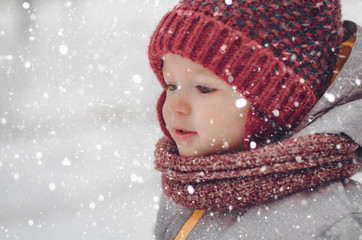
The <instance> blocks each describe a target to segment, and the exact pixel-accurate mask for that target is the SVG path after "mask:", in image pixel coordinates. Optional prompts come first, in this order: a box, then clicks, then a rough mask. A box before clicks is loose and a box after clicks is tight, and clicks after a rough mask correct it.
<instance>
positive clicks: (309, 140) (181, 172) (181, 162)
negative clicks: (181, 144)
mask: <svg viewBox="0 0 362 240" xmlns="http://www.w3.org/2000/svg"><path fill="white" fill-rule="evenodd" d="M357 148H358V145H356V144H354V143H353V141H352V140H350V139H347V138H342V137H338V136H334V135H327V134H315V135H309V136H304V137H299V138H295V139H286V140H283V141H281V142H278V143H274V144H271V145H268V146H264V147H260V148H257V149H254V150H249V151H246V152H239V153H228V154H222V155H218V154H214V155H210V156H202V157H196V158H190V157H181V156H179V155H178V154H177V148H176V146H175V144H173V143H172V142H171V141H170V140H168V139H167V138H163V139H161V140H160V141H159V142H158V144H157V145H156V150H155V156H156V160H155V163H156V168H157V169H158V170H160V171H161V172H162V185H163V190H164V192H165V194H166V195H167V196H168V197H169V198H171V199H172V200H173V201H175V202H176V203H178V204H180V205H183V206H186V207H188V208H193V209H205V210H230V209H232V208H234V209H235V208H239V207H245V206H249V205H253V204H256V203H259V202H264V201H267V200H272V199H277V198H279V197H282V196H285V195H288V194H290V193H293V192H296V191H299V190H301V189H306V188H310V187H313V186H316V185H319V184H323V183H326V182H329V181H332V180H335V179H340V178H348V177H350V176H351V175H353V174H355V173H356V172H357V170H358V164H357V162H356V160H355V159H354V157H355V151H356V150H357Z"/></svg>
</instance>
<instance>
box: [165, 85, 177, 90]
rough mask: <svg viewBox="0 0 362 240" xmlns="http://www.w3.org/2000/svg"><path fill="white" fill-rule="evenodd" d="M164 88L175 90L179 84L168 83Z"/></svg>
mask: <svg viewBox="0 0 362 240" xmlns="http://www.w3.org/2000/svg"><path fill="white" fill-rule="evenodd" d="M163 88H164V89H166V90H168V91H175V90H176V89H177V85H175V84H166V85H165V86H163Z"/></svg>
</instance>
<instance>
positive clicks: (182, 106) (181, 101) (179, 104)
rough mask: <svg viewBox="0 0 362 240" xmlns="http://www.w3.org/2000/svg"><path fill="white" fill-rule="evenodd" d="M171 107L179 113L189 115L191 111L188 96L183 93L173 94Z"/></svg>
mask: <svg viewBox="0 0 362 240" xmlns="http://www.w3.org/2000/svg"><path fill="white" fill-rule="evenodd" d="M170 109H171V110H172V111H173V112H174V113H177V114H183V115H189V114H190V113H191V106H190V104H189V102H188V100H187V97H186V96H183V95H181V94H180V95H177V96H173V98H172V100H171V101H170Z"/></svg>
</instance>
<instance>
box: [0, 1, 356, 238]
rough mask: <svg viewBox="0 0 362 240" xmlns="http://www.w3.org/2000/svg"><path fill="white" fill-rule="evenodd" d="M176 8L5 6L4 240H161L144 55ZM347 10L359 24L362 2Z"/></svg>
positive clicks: (1, 9)
mask: <svg viewBox="0 0 362 240" xmlns="http://www.w3.org/2000/svg"><path fill="white" fill-rule="evenodd" d="M176 3H177V1H176V0H83V1H80V0H69V1H61V0H29V1H20V0H17V1H11V0H1V1H0V239H29V240H30V239H31V240H34V239H41V240H43V239H53V240H58V239H59V240H60V239H67V240H68V239H69V240H71V239H77V240H78V239H152V231H153V228H154V225H155V220H156V213H157V208H158V201H159V196H160V193H161V190H160V175H159V173H158V172H156V171H155V170H154V167H153V149H154V145H155V143H156V141H157V140H158V138H159V137H160V136H161V135H162V134H161V132H160V130H159V127H158V123H157V120H156V114H155V110H154V108H155V104H156V101H157V98H158V95H159V93H160V92H161V88H160V86H159V84H158V83H157V81H156V78H155V76H154V75H153V73H152V71H151V69H150V67H149V64H148V60H147V46H148V41H149V37H150V35H151V33H152V32H153V30H154V29H155V27H156V25H157V23H158V21H159V20H160V19H161V17H162V16H163V15H164V14H165V13H166V12H167V11H168V10H169V9H171V8H172V6H174V5H175V4H176ZM342 6H343V8H342V11H343V18H344V19H350V20H354V21H356V22H358V23H359V24H362V15H361V14H360V13H361V12H362V1H359V0H342Z"/></svg>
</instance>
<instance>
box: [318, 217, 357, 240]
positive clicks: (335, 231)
mask: <svg viewBox="0 0 362 240" xmlns="http://www.w3.org/2000/svg"><path fill="white" fill-rule="evenodd" d="M361 236H362V213H351V214H349V215H347V216H346V217H344V218H342V219H341V220H340V221H339V222H338V223H336V224H334V225H332V226H331V227H330V228H329V229H327V231H325V233H324V234H323V235H322V236H321V238H320V239H336V240H337V239H341V240H342V239H347V240H348V239H360V238H361Z"/></svg>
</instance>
